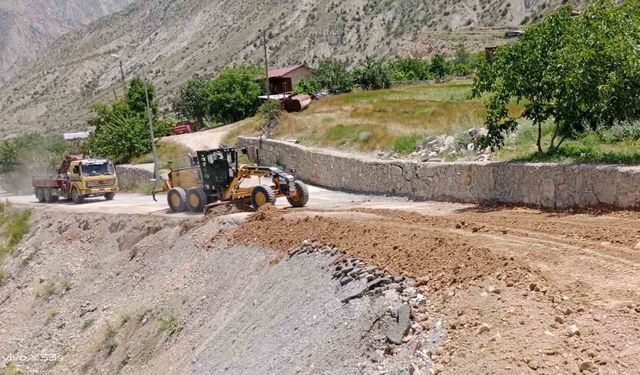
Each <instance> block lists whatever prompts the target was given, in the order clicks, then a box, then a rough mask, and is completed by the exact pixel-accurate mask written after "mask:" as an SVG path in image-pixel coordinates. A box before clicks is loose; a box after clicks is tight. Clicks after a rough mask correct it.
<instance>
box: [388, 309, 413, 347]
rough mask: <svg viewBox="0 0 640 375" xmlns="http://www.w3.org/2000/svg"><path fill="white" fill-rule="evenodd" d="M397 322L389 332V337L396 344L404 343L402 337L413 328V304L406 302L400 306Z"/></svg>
mask: <svg viewBox="0 0 640 375" xmlns="http://www.w3.org/2000/svg"><path fill="white" fill-rule="evenodd" d="M396 322H397V324H396V325H395V326H393V327H391V329H389V333H387V339H388V340H389V341H390V342H392V343H394V344H396V345H400V344H402V339H403V338H404V336H405V335H406V334H407V333H408V332H409V328H411V306H409V305H408V304H406V303H404V304H402V305H400V307H399V308H398V317H397V318H396Z"/></svg>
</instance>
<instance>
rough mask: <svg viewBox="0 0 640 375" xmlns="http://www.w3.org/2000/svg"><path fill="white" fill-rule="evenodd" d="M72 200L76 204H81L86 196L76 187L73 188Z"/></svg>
mask: <svg viewBox="0 0 640 375" xmlns="http://www.w3.org/2000/svg"><path fill="white" fill-rule="evenodd" d="M71 200H72V201H73V203H75V204H80V203H83V202H84V197H83V196H82V195H81V194H80V192H79V191H78V188H75V187H74V188H72V189H71Z"/></svg>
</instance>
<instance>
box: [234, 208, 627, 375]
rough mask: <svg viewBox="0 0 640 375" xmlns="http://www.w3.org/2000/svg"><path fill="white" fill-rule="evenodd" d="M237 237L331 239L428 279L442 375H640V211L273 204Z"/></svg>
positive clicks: (274, 242)
mask: <svg viewBox="0 0 640 375" xmlns="http://www.w3.org/2000/svg"><path fill="white" fill-rule="evenodd" d="M229 236H230V238H231V239H232V240H233V241H235V242H237V243H242V244H260V245H264V246H268V247H270V248H273V249H277V250H280V251H283V252H287V251H289V250H290V249H291V248H292V247H295V246H296V244H299V243H300V241H303V240H309V241H311V242H314V241H315V242H319V243H325V244H330V245H331V246H335V247H337V248H339V249H340V250H342V251H344V252H345V253H346V254H347V255H348V256H351V257H356V258H361V259H363V260H364V261H366V262H367V263H369V264H374V265H377V266H379V267H381V268H384V269H386V270H388V271H390V272H391V273H396V274H403V275H407V276H409V277H412V278H414V279H416V280H418V285H419V287H420V290H421V292H423V293H424V294H425V295H427V296H429V297H430V298H432V299H433V304H432V305H431V306H430V308H429V309H425V310H424V311H421V312H420V313H421V314H420V316H419V317H418V319H419V320H421V321H422V322H423V325H424V327H425V328H426V329H427V330H428V329H435V324H436V322H437V320H438V319H441V320H442V321H443V322H445V327H446V328H447V340H446V342H445V345H444V346H443V348H442V349H440V350H436V351H435V352H429V353H426V355H428V356H429V357H430V358H431V359H432V360H433V361H434V363H435V364H436V367H435V368H434V370H433V372H435V373H446V374H513V373H517V374H580V373H599V374H638V373H640V295H639V294H640V242H639V241H640V213H636V212H617V213H581V214H571V213H558V212H543V211H537V210H532V209H522V208H519V209H514V208H491V209H489V208H485V209H481V208H477V209H467V210H460V211H457V212H454V213H451V214H446V215H438V216H430V215H428V214H427V215H423V214H420V213H415V212H405V211H393V210H371V209H355V210H348V211H311V210H306V211H300V210H298V211H296V210H275V209H273V208H271V209H265V210H260V211H259V212H257V213H255V214H253V215H251V216H250V217H249V219H248V220H247V222H246V223H244V224H242V225H241V226H240V227H239V228H238V229H237V230H236V231H234V232H233V233H232V234H229Z"/></svg>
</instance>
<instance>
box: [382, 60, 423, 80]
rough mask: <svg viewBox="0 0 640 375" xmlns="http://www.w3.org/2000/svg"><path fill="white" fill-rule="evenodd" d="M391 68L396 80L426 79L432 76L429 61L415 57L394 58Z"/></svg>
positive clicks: (390, 64)
mask: <svg viewBox="0 0 640 375" xmlns="http://www.w3.org/2000/svg"><path fill="white" fill-rule="evenodd" d="M389 68H390V69H391V77H392V79H393V80H394V81H424V80H427V79H430V78H431V77H432V76H431V72H430V71H429V62H428V61H425V60H422V59H417V58H413V57H409V58H403V59H397V60H394V61H392V62H391V63H389Z"/></svg>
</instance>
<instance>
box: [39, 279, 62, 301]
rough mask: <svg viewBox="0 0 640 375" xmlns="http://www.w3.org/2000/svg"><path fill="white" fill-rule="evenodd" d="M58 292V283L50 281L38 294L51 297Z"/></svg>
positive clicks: (46, 297)
mask: <svg viewBox="0 0 640 375" xmlns="http://www.w3.org/2000/svg"><path fill="white" fill-rule="evenodd" d="M57 292H58V289H57V288H56V284H54V283H53V282H51V281H49V282H47V283H46V284H45V285H44V286H43V287H42V289H41V290H40V291H39V292H38V294H37V295H38V296H39V297H42V298H45V299H49V298H51V297H53V296H55V295H56V293H57Z"/></svg>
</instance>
